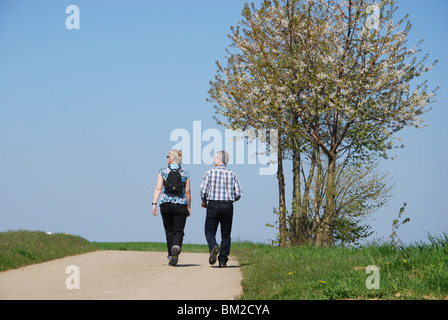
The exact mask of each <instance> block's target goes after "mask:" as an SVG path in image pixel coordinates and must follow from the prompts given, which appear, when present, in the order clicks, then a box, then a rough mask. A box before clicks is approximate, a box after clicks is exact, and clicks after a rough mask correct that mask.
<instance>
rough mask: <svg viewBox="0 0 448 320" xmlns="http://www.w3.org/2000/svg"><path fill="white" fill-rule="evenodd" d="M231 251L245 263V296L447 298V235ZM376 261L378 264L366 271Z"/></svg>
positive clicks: (245, 245) (237, 247)
mask: <svg viewBox="0 0 448 320" xmlns="http://www.w3.org/2000/svg"><path fill="white" fill-rule="evenodd" d="M232 254H234V255H236V256H237V257H238V260H239V262H240V264H241V266H242V268H241V269H242V272H243V295H242V296H241V297H240V299H249V300H250V299H269V300H297V299H300V300H310V299H312V300H333V299H387V300H390V299H412V300H415V299H448V237H447V236H446V235H444V237H441V238H432V237H430V243H429V244H423V243H421V244H415V245H411V246H407V247H393V246H389V245H369V246H367V247H364V248H359V249H348V248H336V247H332V248H318V247H295V248H278V247H273V246H269V245H259V244H253V243H239V244H237V245H235V246H233V251H232ZM372 265H373V266H376V267H377V268H378V269H377V270H376V271H375V273H371V271H369V272H367V269H366V268H367V267H368V266H372ZM367 284H369V287H371V288H372V287H373V288H372V289H368V288H367V287H368V285H367ZM375 287H376V288H377V289H376V288H375Z"/></svg>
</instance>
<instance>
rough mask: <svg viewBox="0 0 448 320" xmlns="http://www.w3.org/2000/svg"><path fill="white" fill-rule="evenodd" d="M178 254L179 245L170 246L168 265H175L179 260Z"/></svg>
mask: <svg viewBox="0 0 448 320" xmlns="http://www.w3.org/2000/svg"><path fill="white" fill-rule="evenodd" d="M179 254H180V247H179V246H173V247H172V248H171V259H170V265H171V266H176V265H177V261H179Z"/></svg>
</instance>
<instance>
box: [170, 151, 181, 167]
mask: <svg viewBox="0 0 448 320" xmlns="http://www.w3.org/2000/svg"><path fill="white" fill-rule="evenodd" d="M168 155H169V156H170V159H171V162H172V163H177V164H181V163H182V151H180V150H177V149H173V150H170V151H168Z"/></svg>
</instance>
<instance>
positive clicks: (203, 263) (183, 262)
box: [0, 251, 242, 300]
mask: <svg viewBox="0 0 448 320" xmlns="http://www.w3.org/2000/svg"><path fill="white" fill-rule="evenodd" d="M167 262H168V260H167V258H166V253H163V252H138V251H97V252H92V253H87V254H83V255H79V256H73V257H67V258H63V259H58V260H54V261H50V262H45V263H41V264H35V265H31V266H27V267H24V268H20V269H17V270H10V271H6V272H0V300H9V299H20V300H27V299H44V300H47V299H62V300H67V299H85V300H97V299H101V300H106V299H157V300H191V299H195V300H228V299H234V298H235V297H237V296H239V295H240V294H241V292H242V289H241V280H242V277H241V271H240V268H239V264H238V261H236V260H235V259H232V258H231V259H229V261H228V263H227V268H218V267H217V263H216V266H210V265H209V264H208V254H205V253H182V254H181V255H180V256H179V263H178V265H177V267H170V266H168V264H167ZM69 266H76V267H77V269H78V270H79V277H78V279H79V289H76V288H72V289H71V290H69V289H68V288H67V284H66V282H68V286H69V287H73V286H74V285H76V281H75V277H76V274H77V271H76V268H75V269H68V270H67V267H69ZM66 272H67V273H66ZM67 280H68V281H67Z"/></svg>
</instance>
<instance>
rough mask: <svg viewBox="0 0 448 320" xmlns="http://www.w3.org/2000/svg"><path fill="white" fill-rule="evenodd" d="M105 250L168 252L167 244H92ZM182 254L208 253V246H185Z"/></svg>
mask: <svg viewBox="0 0 448 320" xmlns="http://www.w3.org/2000/svg"><path fill="white" fill-rule="evenodd" d="M92 244H93V245H95V246H97V247H98V248H100V249H103V250H130V251H158V252H163V251H167V250H168V249H167V246H166V243H165V242H92ZM182 252H193V253H197V252H205V253H206V252H208V246H207V245H203V244H184V245H182Z"/></svg>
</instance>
